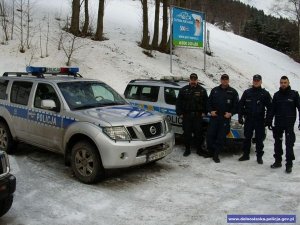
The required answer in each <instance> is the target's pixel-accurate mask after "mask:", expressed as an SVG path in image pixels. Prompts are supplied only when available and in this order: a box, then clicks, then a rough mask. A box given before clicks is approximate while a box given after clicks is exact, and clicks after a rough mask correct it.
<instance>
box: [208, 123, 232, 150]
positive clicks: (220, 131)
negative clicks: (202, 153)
mask: <svg viewBox="0 0 300 225" xmlns="http://www.w3.org/2000/svg"><path fill="white" fill-rule="evenodd" d="M229 131H230V119H225V118H224V117H211V119H210V121H209V125H208V130H207V138H206V141H207V148H208V150H209V152H210V153H211V154H212V155H213V156H218V155H219V153H220V152H222V151H223V148H224V144H225V140H226V135H227V133H228V132H229Z"/></svg>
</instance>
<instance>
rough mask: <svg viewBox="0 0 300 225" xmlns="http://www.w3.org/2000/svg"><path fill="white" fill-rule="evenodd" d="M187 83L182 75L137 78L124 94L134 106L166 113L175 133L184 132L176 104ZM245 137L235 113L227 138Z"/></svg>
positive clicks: (205, 119)
mask: <svg viewBox="0 0 300 225" xmlns="http://www.w3.org/2000/svg"><path fill="white" fill-rule="evenodd" d="M187 84H188V81H187V80H186V79H184V78H182V77H179V78H177V77H165V78H162V79H161V80H154V79H145V80H142V79H137V80H132V81H130V82H129V83H128V85H127V87H126V89H125V92H124V96H125V98H126V99H127V101H129V102H130V103H131V104H132V105H134V106H138V107H140V108H142V109H146V110H150V111H157V112H160V113H163V114H165V115H166V116H167V118H168V119H169V121H170V123H171V125H172V127H173V130H174V133H176V134H183V130H182V119H181V118H180V117H178V116H177V115H176V111H175V104H176V99H177V96H178V94H179V90H180V89H181V88H182V87H184V86H185V85H187ZM201 85H202V84H201ZM205 88H206V87H205ZM206 90H207V92H208V94H209V92H210V89H208V88H206ZM203 120H204V123H206V124H207V123H208V122H209V116H207V117H204V119H203ZM243 139H244V129H243V126H242V125H240V124H239V123H238V119H237V116H236V115H235V116H233V118H232V120H231V129H230V132H229V133H228V134H227V140H230V141H239V142H240V141H242V140H243Z"/></svg>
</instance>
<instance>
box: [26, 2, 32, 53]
mask: <svg viewBox="0 0 300 225" xmlns="http://www.w3.org/2000/svg"><path fill="white" fill-rule="evenodd" d="M25 13H26V28H27V29H26V47H27V49H30V28H31V27H30V23H31V20H32V18H31V3H30V0H27V4H26V12H25Z"/></svg>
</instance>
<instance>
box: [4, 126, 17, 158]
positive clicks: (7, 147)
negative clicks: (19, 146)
mask: <svg viewBox="0 0 300 225" xmlns="http://www.w3.org/2000/svg"><path fill="white" fill-rule="evenodd" d="M14 144H15V143H14V140H13V138H12V136H11V133H10V130H9V128H8V126H7V125H6V124H5V123H4V122H0V150H2V151H5V152H6V153H8V154H10V153H13V152H14V150H15V149H14V147H15V146H14Z"/></svg>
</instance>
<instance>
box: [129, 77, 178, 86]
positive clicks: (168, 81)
mask: <svg viewBox="0 0 300 225" xmlns="http://www.w3.org/2000/svg"><path fill="white" fill-rule="evenodd" d="M138 81H152V82H163V83H165V84H172V85H174V86H180V85H179V84H178V83H176V82H174V81H170V80H157V79H135V80H131V81H130V82H129V83H135V82H138Z"/></svg>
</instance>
